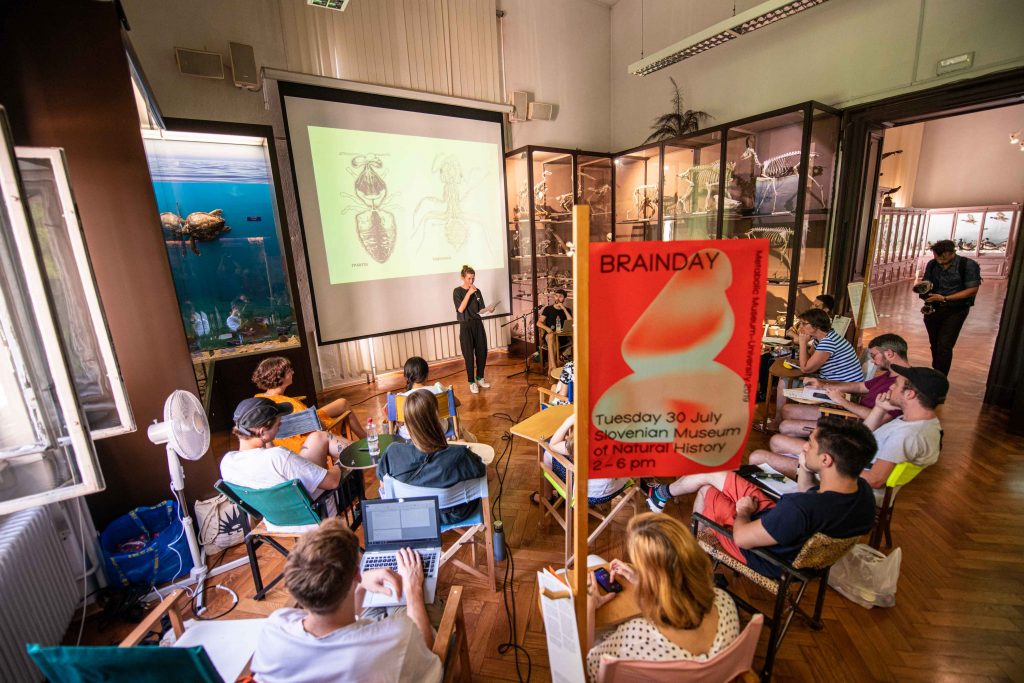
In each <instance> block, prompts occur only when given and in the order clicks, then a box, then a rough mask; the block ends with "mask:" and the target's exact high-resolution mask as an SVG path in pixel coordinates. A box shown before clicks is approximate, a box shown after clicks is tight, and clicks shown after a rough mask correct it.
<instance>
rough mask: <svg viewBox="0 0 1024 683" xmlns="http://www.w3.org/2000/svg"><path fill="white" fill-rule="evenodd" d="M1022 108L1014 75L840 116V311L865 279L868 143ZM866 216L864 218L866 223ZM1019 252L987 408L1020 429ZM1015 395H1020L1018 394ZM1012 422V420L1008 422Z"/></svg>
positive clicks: (1022, 315)
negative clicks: (940, 121)
mask: <svg viewBox="0 0 1024 683" xmlns="http://www.w3.org/2000/svg"><path fill="white" fill-rule="evenodd" d="M1021 101H1024V69H1022V68H1017V69H1011V70H1008V71H1001V72H998V73H994V74H989V75H985V76H980V77H978V78H972V79H969V80H964V81H958V82H956V83H950V84H947V85H942V86H939V87H936V88H931V89H928V90H922V91H918V92H913V93H908V94H905V95H898V96H896V97H892V98H888V99H885V100H880V101H878V102H871V103H868V104H864V105H861V106H858V107H852V108H850V109H847V110H845V111H844V112H843V130H842V138H841V143H840V145H841V150H842V151H841V154H842V157H841V160H840V171H839V187H838V190H837V196H836V204H835V205H836V217H835V230H834V233H833V234H834V235H835V238H834V241H833V245H832V260H831V261H832V264H834V267H832V268H830V270H829V276H828V287H829V290H828V291H832V292H835V296H836V299H837V303H838V304H839V306H840V310H841V306H842V305H844V304H845V300H846V284H847V283H849V282H854V281H857V280H860V279H862V278H863V275H864V272H865V269H866V267H867V263H868V260H869V259H870V254H868V253H867V252H868V248H867V245H868V241H869V239H870V226H871V219H872V214H873V212H874V202H873V201H871V202H868V203H867V204H865V202H864V201H863V199H864V196H865V192H868V193H869V194H870V196H871V197H872V199H873V197H874V194H873V193H874V186H875V183H876V182H877V173H876V172H872V170H874V171H877V168H876V167H875V165H874V164H873V163H872V161H873V160H872V159H871V158H870V156H871V155H869V154H868V151H869V149H870V144H869V141H870V138H871V136H872V135H878V134H879V132H880V131H883V130H885V129H886V128H891V127H892V126H894V125H897V124H906V123H915V122H922V121H928V120H932V119H936V118H944V117H947V116H953V115H957V114H967V113H972V112H977V111H983V110H986V109H994V108H997V107H1002V106H1007V105H1010V104H1019V103H1020V102H1021ZM865 211H866V212H867V215H865ZM1022 271H1024V249H1015V253H1014V255H1013V263H1012V264H1011V267H1010V277H1009V282H1008V286H1007V294H1006V301H1005V303H1004V305H1003V314H1002V318H1001V320H1000V326H999V336H998V337H997V338H996V345H995V351H994V353H993V356H992V364H991V367H990V370H989V377H988V389H987V391H986V394H985V402H986V403H995V404H996V405H999V406H1003V407H1008V408H1010V407H1011V406H1012V407H1013V411H1012V412H1013V414H1016V413H1017V412H1020V416H1019V417H1020V418H1021V419H1020V420H1018V421H1017V422H1018V424H1021V423H1022V422H1024V356H1022V355H1021V354H1020V353H1019V351H1018V350H1019V349H1020V348H1021V346H1022V345H1024V272H1022ZM1018 387H1019V388H1020V389H1019V391H1018ZM1012 420H1013V418H1012V417H1011V422H1012Z"/></svg>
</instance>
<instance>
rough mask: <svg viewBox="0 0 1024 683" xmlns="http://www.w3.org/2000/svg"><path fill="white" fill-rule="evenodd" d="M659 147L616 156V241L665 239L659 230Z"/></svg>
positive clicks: (659, 145)
mask: <svg viewBox="0 0 1024 683" xmlns="http://www.w3.org/2000/svg"><path fill="white" fill-rule="evenodd" d="M661 147H662V146H661V144H660V143H655V144H652V145H646V146H644V147H637V148H635V149H631V150H627V151H625V152H622V153H620V154H616V155H615V169H614V170H615V230H614V239H615V241H617V242H623V241H633V242H636V241H644V240H660V239H664V236H663V235H662V233H661V231H659V230H658V224H659V215H660V213H661V203H662V202H661V199H660V197H661V194H662V193H661V154H662V150H661Z"/></svg>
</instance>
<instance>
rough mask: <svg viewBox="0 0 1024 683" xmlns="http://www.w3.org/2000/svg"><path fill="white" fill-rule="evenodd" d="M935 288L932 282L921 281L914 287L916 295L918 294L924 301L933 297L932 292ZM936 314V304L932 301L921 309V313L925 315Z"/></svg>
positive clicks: (926, 302) (927, 302)
mask: <svg viewBox="0 0 1024 683" xmlns="http://www.w3.org/2000/svg"><path fill="white" fill-rule="evenodd" d="M934 287H935V285H934V284H932V282H931V281H930V280H921V281H920V282H915V283H914V286H913V290H914V294H917V295H918V296H919V297H920V298H921V300H922V301H924V300H926V299H927V298H928V297H929V296H931V291H932V289H933V288H934ZM934 312H935V304H934V303H932V302H930V301H925V304H924V306H922V307H921V313H923V314H924V315H931V314H932V313H934Z"/></svg>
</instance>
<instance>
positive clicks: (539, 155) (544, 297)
mask: <svg viewBox="0 0 1024 683" xmlns="http://www.w3.org/2000/svg"><path fill="white" fill-rule="evenodd" d="M613 176H614V171H613V168H612V159H611V155H608V154H600V153H594V152H581V151H578V150H576V151H573V150H567V149H556V148H551V147H534V146H528V147H523V148H520V149H517V150H514V151H512V152H509V153H508V154H506V155H505V179H506V183H507V192H508V218H509V222H508V230H509V235H508V239H509V248H508V253H509V262H510V268H509V272H510V278H511V289H512V301H511V313H512V317H511V319H510V320H511V325H512V329H511V338H512V346H513V348H514V349H515V347H517V346H518V347H520V348H519V349H515V350H520V351H525V352H532V351H533V350H534V349H536V347H537V340H538V336H537V328H536V322H537V315H538V314H539V311H538V309H540V308H543V307H544V306H546V305H547V304H548V303H550V302H551V295H552V292H554V291H555V290H557V289H564V290H566V292H568V294H569V302H568V305H569V306H570V307H572V289H573V282H572V254H573V248H572V209H573V206H574V205H576V204H587V205H588V206H590V215H591V221H590V239H591V241H592V242H595V241H608V240H610V239H612V235H613V220H612V219H613V212H612V207H613V201H614V198H613V195H614V189H613V187H614V185H613Z"/></svg>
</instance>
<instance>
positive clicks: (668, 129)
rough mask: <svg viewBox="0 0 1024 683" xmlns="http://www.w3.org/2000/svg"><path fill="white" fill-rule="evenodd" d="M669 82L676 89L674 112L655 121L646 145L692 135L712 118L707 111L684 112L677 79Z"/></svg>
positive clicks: (673, 100)
mask: <svg viewBox="0 0 1024 683" xmlns="http://www.w3.org/2000/svg"><path fill="white" fill-rule="evenodd" d="M668 80H670V81H672V87H673V88H674V89H675V94H674V95H672V111H670V112H669V113H667V114H662V115H661V116H659V117H658V118H656V119H655V120H654V123H653V124H652V125H651V131H652V132H651V134H650V135H648V136H647V139H646V140H644V144H645V145H646V144H647V143H648V142H656V141H658V140H668V139H669V138H677V137H679V136H680V135H686V134H687V133H692V132H694V131H696V130H699V129H700V127H701V124H702V123H704V122H705V121H707V120H708V119H709V118H711V115H710V114H708V113H707V112H706V111H694V110H693V109H685V110H684V109H683V93H682V92H681V91H680V90H679V86H678V85H677V84H676V79H674V78H672V77H669V79H668Z"/></svg>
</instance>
